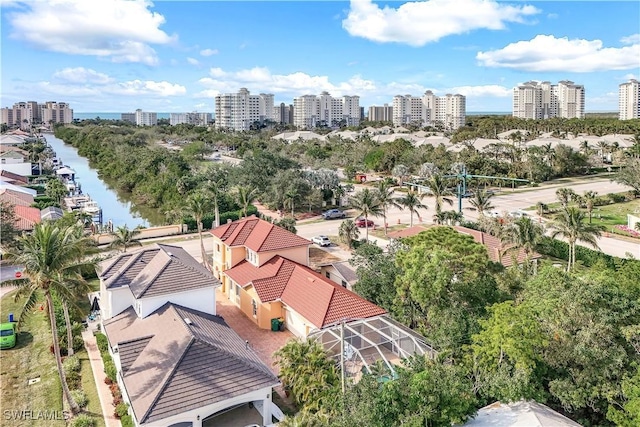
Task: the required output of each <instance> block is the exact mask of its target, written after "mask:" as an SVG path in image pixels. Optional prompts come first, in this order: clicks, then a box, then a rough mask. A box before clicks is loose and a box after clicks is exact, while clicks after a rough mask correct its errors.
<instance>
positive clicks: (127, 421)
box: [120, 415, 135, 427]
mask: <svg viewBox="0 0 640 427" xmlns="http://www.w3.org/2000/svg"><path fill="white" fill-rule="evenodd" d="M120 424H121V425H122V427H135V425H134V424H133V418H131V415H125V416H124V417H121V418H120Z"/></svg>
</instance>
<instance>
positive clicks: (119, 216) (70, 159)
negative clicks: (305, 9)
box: [44, 133, 162, 228]
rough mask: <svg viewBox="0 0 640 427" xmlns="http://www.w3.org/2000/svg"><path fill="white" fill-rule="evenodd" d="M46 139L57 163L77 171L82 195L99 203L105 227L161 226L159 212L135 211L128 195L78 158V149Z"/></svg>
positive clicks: (59, 140) (53, 137) (51, 138)
mask: <svg viewBox="0 0 640 427" xmlns="http://www.w3.org/2000/svg"><path fill="white" fill-rule="evenodd" d="M44 136H45V138H46V140H47V142H48V143H49V145H50V146H51V148H53V151H55V152H56V155H57V157H58V159H60V160H61V161H62V163H63V164H65V165H67V166H69V167H70V168H71V169H73V170H75V171H76V181H77V182H79V183H80V186H81V188H82V193H83V194H87V195H89V196H90V197H91V198H92V199H93V200H95V201H96V202H98V204H99V205H100V207H101V208H102V218H103V222H104V223H105V224H106V223H107V222H108V221H111V222H112V223H113V226H114V227H117V226H121V225H126V226H128V227H129V228H134V227H136V226H138V225H140V226H143V227H149V226H152V225H160V223H161V221H162V219H161V215H160V214H159V213H158V212H155V211H152V210H147V211H145V210H141V209H138V208H136V207H134V206H133V205H132V204H131V201H130V200H129V198H128V197H127V194H123V193H120V194H118V192H117V191H116V190H115V189H114V188H113V186H111V185H109V183H107V182H105V181H103V180H102V179H100V177H99V176H98V171H97V170H95V169H93V168H92V167H91V166H89V160H87V159H86V158H84V157H82V156H80V155H78V150H77V149H76V148H75V147H73V146H71V145H69V144H65V143H64V141H63V140H61V139H58V138H56V137H55V136H54V135H53V134H51V133H46V134H44Z"/></svg>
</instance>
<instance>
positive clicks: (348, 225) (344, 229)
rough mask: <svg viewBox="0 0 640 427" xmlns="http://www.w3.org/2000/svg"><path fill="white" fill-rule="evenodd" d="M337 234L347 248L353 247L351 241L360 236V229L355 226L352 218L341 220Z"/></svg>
mask: <svg viewBox="0 0 640 427" xmlns="http://www.w3.org/2000/svg"><path fill="white" fill-rule="evenodd" d="M338 236H339V237H340V240H341V241H342V242H343V243H345V244H346V245H347V246H348V247H349V249H352V248H353V241H354V240H358V238H359V237H360V230H358V227H357V226H356V223H355V222H353V220H352V219H347V220H345V221H342V224H340V229H339V230H338Z"/></svg>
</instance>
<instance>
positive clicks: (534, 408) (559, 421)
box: [464, 400, 580, 427]
mask: <svg viewBox="0 0 640 427" xmlns="http://www.w3.org/2000/svg"><path fill="white" fill-rule="evenodd" d="M464 426H465V427H580V424H578V423H577V422H575V421H573V420H570V419H569V418H567V417H565V416H564V415H561V414H559V413H558V412H556V411H554V410H553V409H551V408H549V407H548V406H545V405H543V404H541V403H538V402H535V401H532V400H530V401H524V400H521V401H519V402H514V403H509V404H505V403H501V402H499V401H498V402H495V403H492V404H491V405H487V406H485V407H484V408H482V409H480V410H479V411H478V414H477V415H476V416H475V418H474V419H473V420H470V421H468V422H467V423H466V424H464Z"/></svg>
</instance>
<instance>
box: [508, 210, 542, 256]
mask: <svg viewBox="0 0 640 427" xmlns="http://www.w3.org/2000/svg"><path fill="white" fill-rule="evenodd" d="M543 236H544V228H543V226H542V224H540V223H537V222H535V221H534V220H533V219H531V218H530V217H528V216H523V217H521V218H518V219H517V220H515V221H513V222H511V223H509V224H507V226H506V227H505V228H504V229H503V230H502V235H501V236H500V237H501V240H502V241H503V242H504V243H507V244H510V245H511V246H510V247H509V248H508V250H509V249H520V248H522V249H523V250H524V253H525V256H526V258H527V260H529V259H530V258H531V255H532V254H533V253H534V252H535V249H536V246H538V244H539V243H540V241H541V240H542V237H543Z"/></svg>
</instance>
